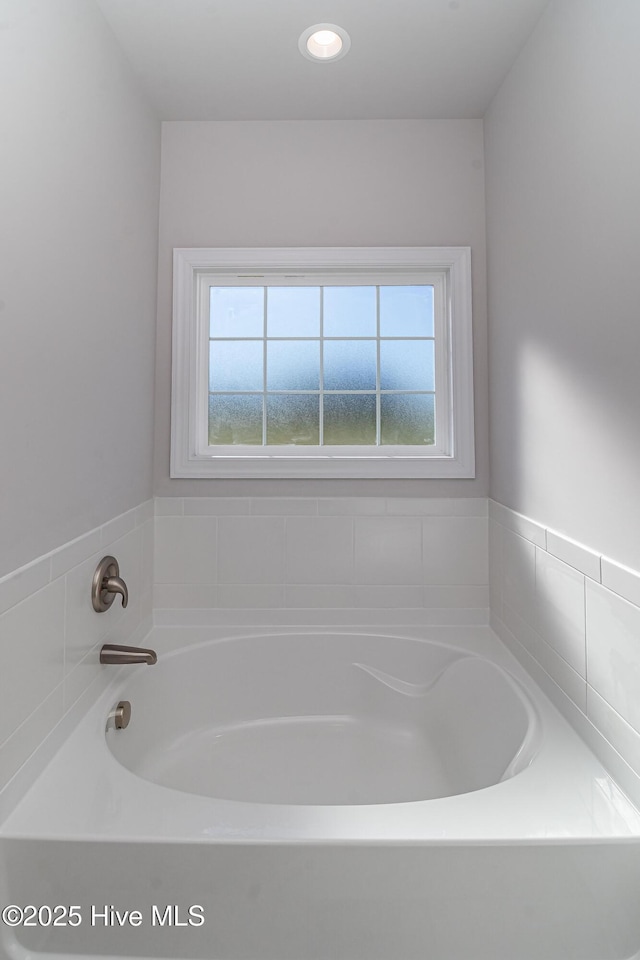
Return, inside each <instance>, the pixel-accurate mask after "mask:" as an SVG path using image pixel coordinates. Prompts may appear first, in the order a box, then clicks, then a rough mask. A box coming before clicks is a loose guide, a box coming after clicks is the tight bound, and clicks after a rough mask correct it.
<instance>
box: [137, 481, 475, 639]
mask: <svg viewBox="0 0 640 960" xmlns="http://www.w3.org/2000/svg"><path fill="white" fill-rule="evenodd" d="M155 513H156V555H155V569H156V588H155V594H154V599H155V604H154V605H155V607H156V609H158V610H159V611H160V610H178V609H187V608H188V607H189V606H193V608H194V609H200V610H202V609H219V610H225V609H227V610H233V609H236V610H251V609H255V610H256V611H258V610H260V609H262V610H273V609H274V608H279V607H281V608H282V609H283V610H287V609H298V610H306V611H310V612H311V613H312V612H313V611H321V610H329V609H333V610H347V609H351V610H354V611H358V610H364V609H376V610H377V609H412V610H421V611H425V613H424V616H425V617H427V616H428V617H429V618H430V619H431V620H432V622H433V620H434V618H437V616H438V614H437V613H436V612H435V611H436V610H440V609H441V610H443V611H446V613H445V614H444V615H443V617H442V619H443V621H444V620H446V621H447V622H449V620H450V613H449V612H450V611H455V610H468V609H472V610H474V611H475V616H476V620H477V621H479V622H482V620H484V621H486V618H487V610H488V571H487V529H488V518H487V501H486V500H485V499H483V498H462V499H454V498H443V499H432V500H427V499H399V498H383V497H374V498H366V497H365V498H352V499H350V498H347V497H336V498H320V499H316V498H288V499H287V498H282V499H280V498H271V499H270V498H266V497H265V498H226V499H225V498H219V499H213V500H209V499H206V498H197V497H196V498H176V499H175V500H172V499H171V498H161V499H157V500H156V507H155ZM205 558H206V559H205ZM198 584H200V586H199V587H198ZM205 584H207V585H208V586H205ZM232 586H233V589H230V588H231V587H232ZM267 587H270V589H267ZM190 601H192V602H190ZM427 610H428V611H430V613H429V614H427V613H426V611H427Z"/></svg>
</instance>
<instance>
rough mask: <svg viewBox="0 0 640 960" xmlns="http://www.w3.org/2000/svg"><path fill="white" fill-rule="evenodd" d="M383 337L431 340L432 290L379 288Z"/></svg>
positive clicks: (381, 334) (423, 287)
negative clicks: (426, 338) (427, 338)
mask: <svg viewBox="0 0 640 960" xmlns="http://www.w3.org/2000/svg"><path fill="white" fill-rule="evenodd" d="M380 336H381V337H432V336H433V287H426V286H411V287H380Z"/></svg>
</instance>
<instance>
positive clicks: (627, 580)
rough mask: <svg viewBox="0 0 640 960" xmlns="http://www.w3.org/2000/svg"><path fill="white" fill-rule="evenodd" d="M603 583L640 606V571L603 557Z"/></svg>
mask: <svg viewBox="0 0 640 960" xmlns="http://www.w3.org/2000/svg"><path fill="white" fill-rule="evenodd" d="M602 585H603V586H604V587H608V588H609V590H613V592H614V593H617V594H618V595H619V596H621V597H624V599H625V600H629V601H630V602H631V603H635V604H636V606H639V607H640V573H638V572H637V571H636V570H631V569H630V568H629V567H623V566H622V564H620V563H614V562H613V560H608V559H607V557H602Z"/></svg>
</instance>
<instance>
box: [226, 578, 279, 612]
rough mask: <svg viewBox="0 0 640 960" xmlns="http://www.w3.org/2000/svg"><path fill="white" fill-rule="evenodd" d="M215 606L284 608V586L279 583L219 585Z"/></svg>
mask: <svg viewBox="0 0 640 960" xmlns="http://www.w3.org/2000/svg"><path fill="white" fill-rule="evenodd" d="M217 605H218V606H219V607H231V608H232V609H246V608H251V609H265V608H266V609H270V608H272V607H284V605H285V603H284V586H283V585H282V584H280V583H221V584H220V585H219V586H218V603H217Z"/></svg>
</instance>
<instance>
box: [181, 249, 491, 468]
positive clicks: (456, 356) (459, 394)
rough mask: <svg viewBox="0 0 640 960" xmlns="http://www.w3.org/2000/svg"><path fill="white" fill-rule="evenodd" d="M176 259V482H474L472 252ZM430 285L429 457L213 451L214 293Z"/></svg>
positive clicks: (192, 254) (410, 451) (219, 253)
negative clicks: (436, 302)
mask: <svg viewBox="0 0 640 960" xmlns="http://www.w3.org/2000/svg"><path fill="white" fill-rule="evenodd" d="M173 253H174V257H173V363H172V397H171V476H172V477H191V478H222V477H228V478H241V477H245V478H249V477H252V478H267V477H271V478H278V477H281V478H292V477H296V478H305V477H308V478H314V477H336V478H349V477H354V478H374V477H401V478H428V477H434V478H435V477H439V478H443V477H444V478H446V477H474V476H475V452H474V421H473V352H472V323H471V250H470V248H469V247H332V248H329V247H306V248H305V247H302V248H301V247H294V248H274V247H271V248H263V249H261V248H235V249H234V248H229V249H222V248H216V247H213V248H188V247H187V248H176V249H174V252H173ZM336 277H340V278H341V279H342V280H343V281H348V282H357V283H358V284H364V283H368V284H371V285H377V284H383V283H384V282H385V281H387V282H390V278H393V281H394V282H395V283H398V282H399V281H402V282H406V283H429V284H432V285H434V287H435V296H436V298H437V297H440V298H441V303H440V307H441V309H440V310H437V311H436V313H437V314H438V315H439V316H440V317H441V318H442V322H441V328H440V329H436V440H437V442H438V445H437V446H424V447H417V446H415V447H414V446H412V447H408V446H407V447H387V446H383V447H375V448H372V447H358V446H340V447H324V446H323V447H309V446H299V447H296V446H282V447H271V446H269V447H267V446H265V447H242V446H240V445H237V446H233V447H210V446H208V440H207V424H206V420H207V401H208V357H209V329H208V322H207V318H208V306H207V305H208V298H207V293H208V287H209V286H210V284H211V282H212V281H213V282H214V283H219V284H220V285H228V284H229V283H234V282H235V283H239V284H242V283H245V284H250V285H252V286H264V285H265V284H267V283H268V282H269V280H270V279H273V278H277V279H276V282H278V281H280V282H283V283H286V285H293V284H295V283H305V282H307V283H308V282H309V281H312V282H313V283H314V284H316V283H317V284H318V285H319V286H320V285H322V284H323V283H324V284H331V283H335V282H336Z"/></svg>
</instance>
